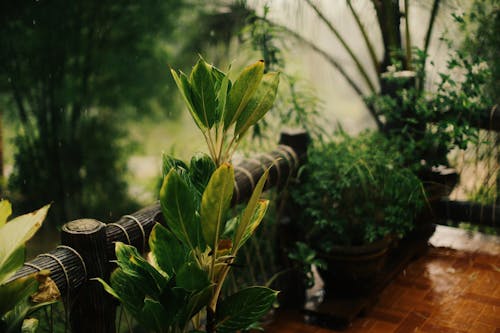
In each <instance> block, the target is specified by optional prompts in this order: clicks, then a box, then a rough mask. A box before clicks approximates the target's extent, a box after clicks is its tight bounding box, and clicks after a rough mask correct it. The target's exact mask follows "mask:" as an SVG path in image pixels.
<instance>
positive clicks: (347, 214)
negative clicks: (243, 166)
mask: <svg viewBox="0 0 500 333" xmlns="http://www.w3.org/2000/svg"><path fill="white" fill-rule="evenodd" d="M308 158H309V160H308V163H307V164H306V165H305V166H304V168H303V170H302V171H301V175H300V178H299V181H300V184H299V186H297V187H295V188H294V189H293V191H292V195H293V198H294V200H295V201H296V202H297V203H298V204H299V205H300V206H301V212H302V213H301V216H300V220H301V224H302V228H303V229H304V233H305V234H306V241H307V242H308V244H309V246H310V247H312V249H313V250H315V251H316V252H317V254H318V257H319V258H321V259H323V261H324V262H325V263H326V266H327V269H320V273H321V276H322V278H323V280H324V282H325V288H326V289H327V292H328V290H331V289H335V290H336V291H345V292H348V293H349V294H352V293H353V292H354V293H356V292H358V291H361V292H362V291H364V290H365V289H366V288H368V287H369V286H370V283H372V282H373V281H374V278H375V277H376V276H377V273H378V272H379V271H380V269H381V268H382V267H383V265H384V261H385V256H386V254H387V251H388V249H389V247H390V245H391V241H393V240H397V239H400V238H402V237H403V236H404V235H406V234H407V233H408V232H409V231H410V230H412V228H413V225H414V224H413V220H414V218H415V216H416V215H417V214H418V212H419V210H420V209H421V208H422V207H423V205H424V202H425V200H424V195H423V191H422V184H421V182H420V180H419V179H418V178H417V177H416V176H415V175H414V174H413V173H412V172H411V171H410V170H408V169H406V168H404V167H403V166H402V163H403V160H402V158H401V155H400V154H398V152H397V151H396V150H395V149H394V148H392V146H391V145H390V144H389V142H388V141H387V140H386V139H385V138H384V137H383V136H381V135H380V134H377V133H371V132H364V133H362V134H360V135H359V136H357V137H350V136H348V135H346V134H345V133H339V135H338V136H337V137H336V140H334V141H332V142H329V143H324V144H321V145H318V146H316V147H313V148H312V149H311V150H310V152H309V156H308ZM337 287H338V288H337Z"/></svg>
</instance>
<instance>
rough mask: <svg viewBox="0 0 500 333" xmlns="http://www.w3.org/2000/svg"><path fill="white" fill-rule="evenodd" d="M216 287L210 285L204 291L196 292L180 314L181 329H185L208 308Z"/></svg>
mask: <svg viewBox="0 0 500 333" xmlns="http://www.w3.org/2000/svg"><path fill="white" fill-rule="evenodd" d="M214 288H215V285H214V284H210V285H208V286H207V287H205V288H204V289H202V290H200V291H197V292H194V293H193V294H192V295H191V296H190V297H189V300H188V301H187V302H186V303H184V304H185V306H184V307H183V308H182V311H181V312H180V314H179V319H178V323H179V326H180V327H185V326H186V324H187V323H188V322H189V321H190V320H191V318H192V317H193V316H194V315H195V314H197V313H198V312H200V311H201V310H202V309H203V308H205V307H206V306H207V304H208V303H209V302H210V298H211V297H212V294H213V291H214Z"/></svg>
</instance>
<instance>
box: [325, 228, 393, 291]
mask: <svg viewBox="0 0 500 333" xmlns="http://www.w3.org/2000/svg"><path fill="white" fill-rule="evenodd" d="M389 247H390V239H389V238H388V237H387V238H384V239H382V240H379V241H375V242H373V243H370V244H366V245H361V246H335V247H334V248H333V249H332V251H331V252H330V253H328V254H324V253H320V254H319V257H320V258H321V259H323V260H324V261H325V262H326V263H327V265H328V269H327V270H320V271H319V272H320V275H321V278H322V279H323V282H324V288H325V291H326V297H327V298H328V297H331V296H335V297H337V296H353V295H362V294H365V293H366V292H368V291H369V290H370V289H371V288H372V287H373V285H374V283H375V282H376V280H377V277H378V276H379V274H380V272H381V271H382V269H383V267H384V265H385V262H386V259H387V254H388V249H389Z"/></svg>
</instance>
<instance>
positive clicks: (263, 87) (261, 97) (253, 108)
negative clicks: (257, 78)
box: [235, 72, 279, 135]
mask: <svg viewBox="0 0 500 333" xmlns="http://www.w3.org/2000/svg"><path fill="white" fill-rule="evenodd" d="M278 85H279V73H276V72H273V73H267V74H265V75H264V76H263V78H262V81H261V82H260V84H259V87H258V88H257V91H256V92H255V94H254V95H253V96H252V98H251V99H250V101H249V102H248V104H247V105H246V107H245V108H244V110H243V111H242V112H241V115H240V117H238V120H237V121H236V127H235V135H243V134H244V133H245V132H246V131H247V130H248V129H249V128H250V127H251V126H253V125H255V124H256V123H257V121H259V120H260V119H261V118H262V117H264V115H265V114H266V113H267V111H269V110H270V109H271V108H272V106H273V104H274V100H275V99H276V92H277V91H278Z"/></svg>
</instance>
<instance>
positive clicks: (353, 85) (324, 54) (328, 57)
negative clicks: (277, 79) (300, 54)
mask: <svg viewBox="0 0 500 333" xmlns="http://www.w3.org/2000/svg"><path fill="white" fill-rule="evenodd" d="M257 19H259V20H261V21H264V22H266V23H268V24H270V25H272V26H274V27H276V28H279V29H282V30H283V31H285V32H286V33H288V34H289V35H290V36H292V37H294V38H295V39H297V40H298V41H299V42H301V43H303V44H305V45H307V46H308V47H309V48H311V49H312V50H313V51H314V52H316V53H318V54H319V55H321V56H322V57H323V58H324V59H325V60H326V61H328V63H330V65H332V66H333V67H334V68H335V69H336V70H337V71H338V72H339V73H340V75H342V77H343V78H344V79H345V80H346V81H347V83H348V84H349V85H350V86H351V88H352V89H353V90H354V91H355V92H356V94H358V96H359V97H360V98H362V99H363V97H365V93H364V92H363V90H361V87H360V86H359V85H358V84H357V83H356V82H355V81H354V80H353V78H352V77H351V76H350V75H349V74H348V73H347V72H346V71H345V69H344V67H343V66H342V65H341V64H340V63H339V62H338V61H337V60H336V59H335V58H333V57H332V56H331V55H330V54H328V53H327V52H326V51H325V50H322V49H320V48H319V47H318V46H317V45H316V44H314V43H313V42H311V41H310V40H308V39H306V38H305V37H303V36H301V35H300V34H298V33H297V32H295V31H293V30H291V29H289V28H287V27H285V26H283V25H280V24H278V23H274V22H271V21H269V20H268V19H266V18H263V17H258V18H257ZM370 93H375V91H371V92H370ZM365 105H366V107H367V109H368V112H369V113H370V115H371V116H372V118H373V120H374V121H375V123H376V124H377V128H378V129H380V130H381V129H382V128H383V127H384V125H383V124H382V121H381V120H380V119H379V117H378V116H377V113H376V112H375V110H374V109H373V107H370V105H368V104H367V103H366V102H365Z"/></svg>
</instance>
